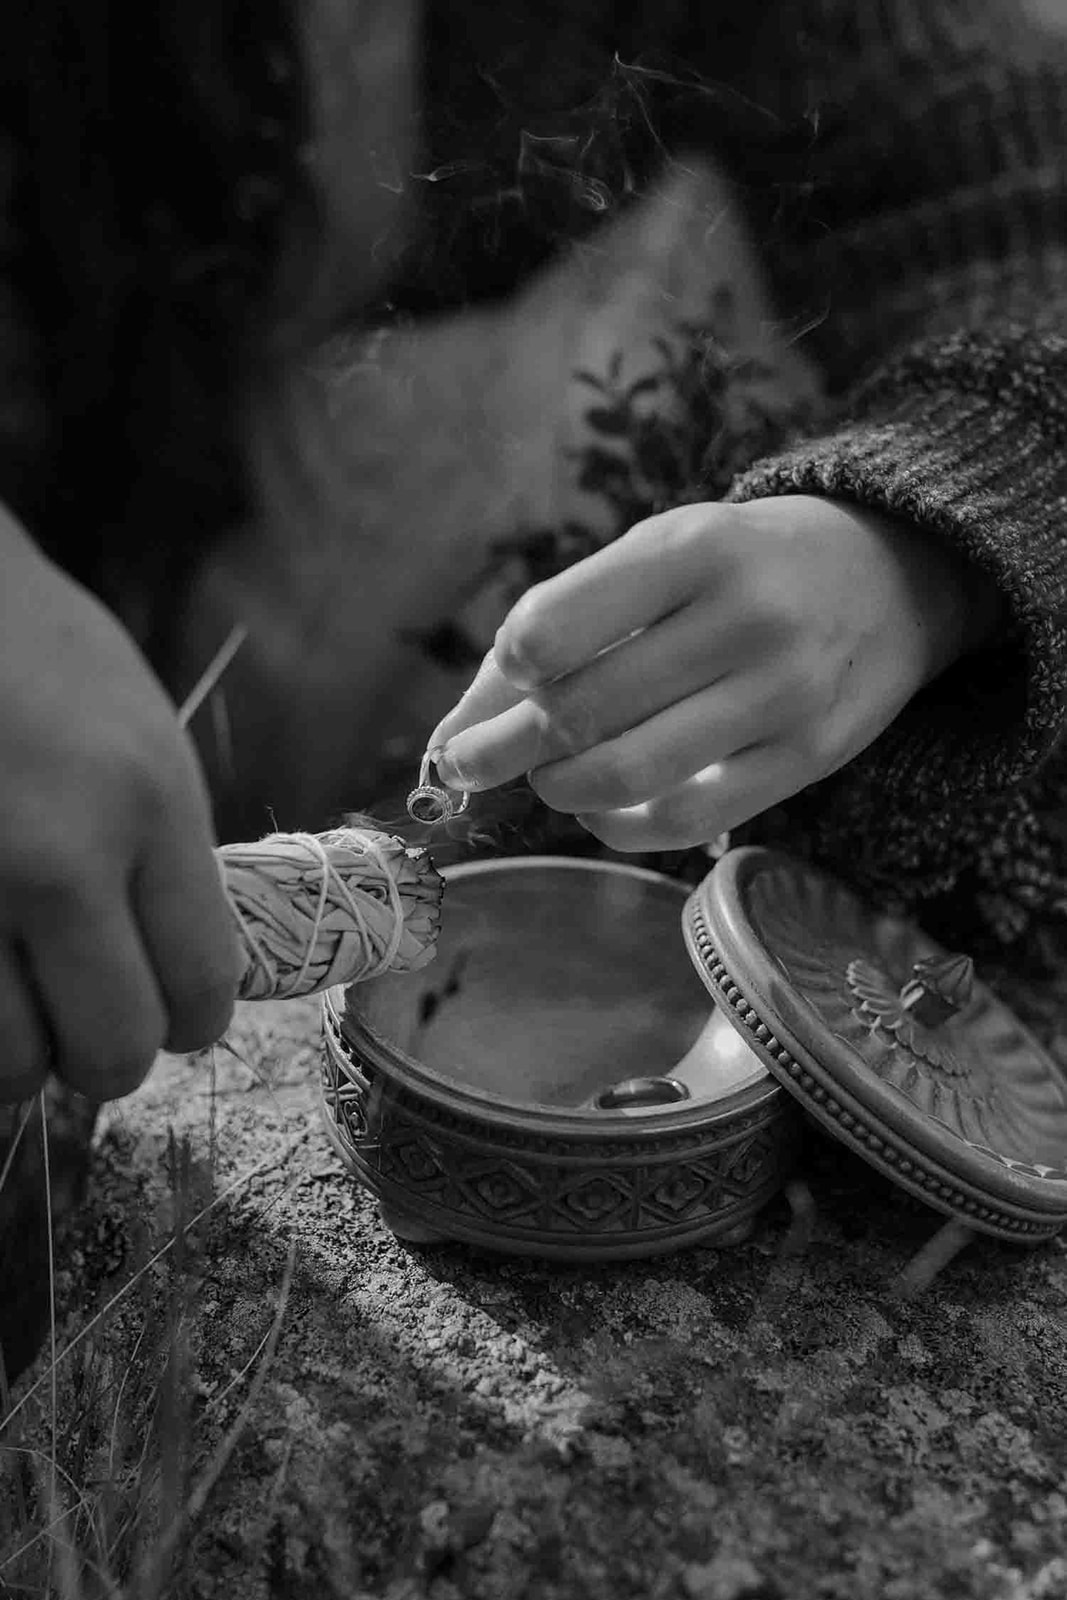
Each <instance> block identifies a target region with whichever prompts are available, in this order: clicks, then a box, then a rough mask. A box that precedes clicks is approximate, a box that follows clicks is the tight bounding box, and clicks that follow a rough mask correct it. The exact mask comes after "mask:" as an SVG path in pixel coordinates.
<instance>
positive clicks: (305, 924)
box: [216, 828, 444, 1000]
mask: <svg viewBox="0 0 1067 1600" xmlns="http://www.w3.org/2000/svg"><path fill="white" fill-rule="evenodd" d="M216 855H217V856H218V859H219V866H220V869H221V873H222V882H223V886H224V888H225V890H226V896H227V899H228V901H229V904H230V909H231V911H232V912H233V918H234V924H235V926H236V929H237V933H238V938H239V940H240V944H241V950H242V952H243V954H244V958H245V970H244V975H243V977H242V979H241V985H240V997H241V999H242V1000H278V999H290V998H292V997H293V996H296V995H306V994H314V993H315V992H316V991H317V990H319V989H328V988H331V987H333V985H335V984H342V985H343V984H350V983H362V982H365V981H366V980H367V979H368V978H376V977H378V976H380V975H381V974H382V973H384V972H413V971H415V970H416V968H418V967H422V966H425V965H426V963H427V962H428V961H430V960H432V959H433V955H434V947H435V942H436V938H437V928H438V923H439V921H440V915H441V892H442V889H443V887H444V885H443V882H442V879H441V877H440V875H439V873H438V872H437V871H436V870H435V868H434V865H433V863H432V861H431V860H430V858H429V856H428V855H426V853H425V852H424V851H421V850H415V849H412V848H410V847H409V846H407V845H405V843H404V841H403V840H402V839H399V838H395V837H393V836H392V835H390V834H387V833H379V832H377V830H375V829H373V828H337V829H334V830H333V831H331V832H329V833H317V834H313V833H275V834H270V835H268V837H267V838H265V839H259V840H257V841H256V843H254V844H227V845H222V846H220V847H219V849H218V850H217V851H216Z"/></svg>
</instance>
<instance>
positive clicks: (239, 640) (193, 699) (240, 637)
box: [178, 623, 248, 728]
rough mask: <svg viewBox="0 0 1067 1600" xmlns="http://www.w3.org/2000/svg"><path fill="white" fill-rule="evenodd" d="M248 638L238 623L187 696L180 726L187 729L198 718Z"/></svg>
mask: <svg viewBox="0 0 1067 1600" xmlns="http://www.w3.org/2000/svg"><path fill="white" fill-rule="evenodd" d="M247 638H248V629H247V628H246V627H245V626H244V624H243V623H238V624H237V626H236V627H235V628H232V629H231V630H230V633H229V636H228V637H227V639H226V640H225V642H224V643H223V644H222V645H221V647H220V648H219V649H218V650H216V652H215V654H214V656H212V658H211V660H210V661H209V662H208V664H207V666H206V667H205V669H204V671H203V672H202V673H201V674H200V677H199V678H198V679H197V681H196V683H195V685H194V686H193V688H192V690H191V692H190V693H189V694H188V695H186V697H185V700H184V701H183V702H182V705H181V708H180V710H179V712H178V726H179V727H180V728H187V727H188V726H189V723H190V722H191V721H192V720H193V718H194V717H195V716H196V713H197V712H198V711H199V710H200V707H201V706H202V705H203V703H204V701H205V700H206V699H207V697H208V695H209V694H210V693H211V691H212V689H214V688H215V686H216V685H217V684H218V682H219V679H220V678H221V677H222V675H223V673H224V672H225V671H226V668H227V667H228V666H229V664H230V662H231V661H232V660H233V658H234V656H235V655H236V654H237V652H238V650H240V648H241V646H242V645H243V644H244V642H245V640H246V639H247Z"/></svg>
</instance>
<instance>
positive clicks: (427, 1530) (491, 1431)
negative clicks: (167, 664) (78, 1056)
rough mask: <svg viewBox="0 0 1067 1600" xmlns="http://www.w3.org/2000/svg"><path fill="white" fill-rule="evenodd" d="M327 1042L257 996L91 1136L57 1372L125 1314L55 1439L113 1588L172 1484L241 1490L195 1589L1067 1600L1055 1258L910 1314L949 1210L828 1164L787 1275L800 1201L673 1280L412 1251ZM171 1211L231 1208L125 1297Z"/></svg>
mask: <svg viewBox="0 0 1067 1600" xmlns="http://www.w3.org/2000/svg"><path fill="white" fill-rule="evenodd" d="M316 1032H317V1011H316V1007H315V1004H314V1003H313V1002H311V1003H303V1002H301V1003H296V1004H290V1005H287V1006H278V1005H265V1006H261V1007H246V1008H244V1010H243V1011H242V1013H241V1015H240V1018H239V1021H238V1025H237V1027H236V1029H235V1031H234V1033H233V1035H232V1045H233V1053H230V1052H229V1051H223V1050H220V1051H218V1052H216V1059H215V1065H214V1069H213V1070H212V1068H211V1066H210V1063H208V1062H206V1061H204V1060H193V1061H187V1060H176V1059H165V1060H164V1061H162V1062H161V1063H160V1064H159V1065H158V1066H157V1069H156V1071H155V1073H154V1074H153V1076H152V1077H151V1079H150V1080H149V1082H148V1083H147V1084H146V1085H145V1087H144V1088H142V1089H141V1090H140V1091H139V1092H138V1093H137V1094H136V1095H135V1096H133V1097H132V1098H131V1099H129V1100H127V1101H125V1102H123V1103H121V1104H119V1105H117V1106H114V1107H112V1108H109V1109H108V1111H107V1112H106V1113H105V1115H104V1117H103V1119H102V1121H101V1124H100V1127H99V1130H98V1133H97V1143H96V1150H95V1157H94V1162H93V1168H92V1174H91V1181H90V1186H89V1192H88V1195H87V1198H86V1201H85V1203H84V1205H83V1207H82V1209H81V1211H80V1213H79V1215H78V1217H77V1219H76V1221H75V1223H74V1225H73V1226H72V1227H69V1228H68V1229H67V1230H66V1233H65V1235H64V1238H63V1241H62V1244H61V1251H60V1259H59V1267H60V1271H59V1279H58V1284H59V1292H60V1297H61V1301H62V1305H63V1315H62V1321H61V1325H60V1327H59V1330H58V1346H59V1348H60V1350H62V1349H63V1348H64V1346H65V1345H66V1344H68V1343H69V1341H71V1340H72V1339H73V1338H75V1337H77V1336H79V1334H81V1333H82V1332H83V1330H85V1329H86V1328H87V1326H88V1325H89V1324H90V1319H91V1317H92V1316H93V1315H94V1312H96V1311H97V1310H98V1309H99V1308H100V1306H101V1305H102V1304H103V1303H105V1302H106V1301H107V1300H109V1299H110V1298H111V1297H113V1296H114V1295H115V1294H116V1293H119V1294H120V1295H121V1297H120V1299H119V1300H118V1302H117V1304H115V1305H114V1306H113V1307H112V1309H111V1310H110V1311H108V1312H107V1313H106V1314H105V1315H104V1316H103V1317H102V1318H100V1320H99V1321H98V1322H96V1323H95V1325H92V1326H89V1331H88V1333H86V1334H85V1335H84V1337H82V1338H81V1342H80V1343H79V1344H78V1345H77V1346H76V1348H75V1349H74V1350H73V1351H72V1352H71V1353H70V1354H69V1355H68V1356H66V1357H65V1358H64V1359H63V1360H62V1361H61V1364H60V1368H59V1373H58V1381H57V1406H58V1414H57V1421H56V1438H57V1444H58V1460H59V1462H60V1465H61V1467H62V1470H63V1471H64V1472H65V1473H67V1474H69V1479H70V1482H71V1483H74V1484H77V1486H78V1489H79V1492H80V1493H81V1494H82V1495H83V1496H84V1501H85V1503H86V1504H88V1503H90V1502H91V1503H93V1504H94V1505H99V1504H104V1509H103V1510H102V1511H99V1513H98V1517H97V1532H96V1533H93V1532H92V1531H91V1530H90V1529H89V1525H88V1521H87V1518H86V1517H85V1516H84V1515H81V1513H72V1517H73V1518H74V1519H75V1520H76V1521H77V1524H78V1526H77V1534H78V1539H79V1541H80V1542H81V1544H82V1545H83V1547H85V1548H88V1549H90V1551H91V1553H92V1554H93V1559H94V1561H95V1562H96V1564H97V1566H99V1565H101V1564H102V1563H103V1560H104V1557H105V1556H106V1557H107V1558H108V1560H109V1562H110V1564H111V1566H112V1569H113V1570H115V1571H117V1572H118V1573H119V1575H120V1576H122V1575H123V1574H124V1570H125V1569H124V1567H123V1563H125V1564H126V1569H130V1570H134V1571H135V1570H136V1567H135V1565H134V1567H133V1568H130V1563H131V1562H135V1545H136V1540H135V1538H134V1536H133V1534H131V1532H130V1524H131V1515H132V1512H133V1511H137V1512H139V1514H140V1515H141V1516H142V1518H143V1521H144V1525H145V1527H146V1528H148V1529H149V1530H150V1529H151V1527H152V1524H153V1517H154V1516H156V1515H157V1509H154V1508H158V1507H159V1506H163V1507H164V1513H165V1512H166V1507H167V1505H168V1504H177V1496H178V1492H177V1490H175V1489H174V1487H173V1485H175V1484H178V1483H184V1485H185V1495H186V1497H188V1495H189V1494H190V1493H192V1495H193V1497H194V1499H195V1497H196V1495H197V1494H198V1493H199V1489H198V1486H200V1488H202V1487H203V1485H204V1482H205V1476H204V1475H205V1472H207V1471H208V1470H211V1471H214V1470H216V1469H217V1468H220V1467H221V1471H220V1472H219V1476H218V1482H217V1484H216V1486H215V1488H214V1492H213V1493H212V1494H210V1496H209V1497H208V1498H207V1501H206V1504H205V1505H204V1506H203V1508H202V1509H201V1510H200V1512H199V1515H198V1516H197V1517H196V1519H195V1521H194V1523H193V1526H192V1528H191V1530H190V1531H189V1532H188V1534H185V1533H183V1535H182V1537H181V1538H180V1539H179V1540H177V1541H176V1544H175V1550H176V1568H175V1571H174V1574H173V1576H172V1579H171V1580H170V1584H169V1587H168V1588H167V1589H166V1591H165V1592H167V1593H168V1594H170V1593H173V1594H174V1595H182V1596H188V1597H189V1600H214V1597H218V1600H269V1597H274V1596H295V1597H304V1596H308V1597H311V1596H314V1597H315V1600H332V1597H337V1600H341V1597H344V1600H457V1597H463V1600H535V1597H536V1600H626V1597H633V1600H691V1597H692V1596H694V1595H695V1596H698V1597H700V1600H704V1597H706V1596H711V1597H715V1600H720V1597H727V1596H728V1597H731V1600H1062V1597H1063V1596H1064V1595H1065V1594H1067V1561H1065V1558H1064V1542H1065V1541H1064V1529H1065V1527H1067V1256H1065V1254H1064V1252H1063V1250H1062V1248H1061V1247H1060V1245H1059V1244H1058V1243H1054V1244H1052V1245H1047V1246H1044V1247H1042V1248H1039V1249H1038V1250H1035V1251H1034V1252H1032V1253H1026V1252H1022V1251H1018V1250H1015V1249H1013V1248H1011V1247H1009V1246H1006V1245H1004V1246H1002V1245H999V1244H997V1243H992V1242H990V1243H981V1244H977V1245H972V1246H971V1247H970V1248H969V1250H968V1251H967V1252H965V1253H964V1255H963V1256H961V1257H960V1258H958V1260H957V1261H956V1262H955V1263H953V1264H952V1265H951V1266H950V1267H949V1268H948V1269H946V1271H945V1272H944V1274H943V1276H942V1277H940V1278H938V1279H937V1280H936V1281H935V1283H934V1284H933V1285H932V1287H931V1288H930V1289H929V1290H928V1291H927V1293H926V1294H925V1296H924V1297H923V1298H921V1299H920V1300H918V1301H917V1302H915V1303H913V1304H907V1303H901V1302H899V1301H895V1300H894V1299H893V1298H892V1296H891V1294H890V1292H889V1291H890V1286H891V1284H892V1280H893V1278H894V1276H895V1275H896V1274H897V1273H898V1272H899V1270H900V1269H901V1268H902V1267H903V1266H904V1265H905V1263H906V1262H907V1260H908V1259H909V1257H910V1255H911V1254H912V1253H913V1252H914V1251H915V1249H916V1248H917V1247H918V1246H919V1245H920V1244H921V1243H922V1242H923V1241H924V1239H926V1238H927V1237H928V1235H929V1233H930V1231H931V1228H932V1227H933V1226H934V1219H933V1218H932V1216H931V1215H930V1214H929V1213H927V1212H924V1211H923V1210H921V1209H920V1208H918V1207H917V1206H916V1205H914V1204H912V1203H911V1202H909V1201H907V1200H905V1199H903V1198H902V1197H898V1196H895V1195H894V1194H893V1193H892V1192H890V1191H888V1190H887V1189H886V1188H884V1187H883V1186H882V1185H881V1184H880V1183H879V1182H878V1181H877V1180H876V1179H875V1178H874V1177H873V1176H871V1175H868V1174H867V1173H866V1171H865V1170H864V1169H862V1168H860V1167H857V1166H855V1165H853V1164H851V1163H850V1162H849V1161H848V1160H847V1158H845V1157H844V1156H843V1155H842V1154H840V1153H839V1152H837V1151H836V1150H835V1149H834V1148H833V1147H829V1146H824V1145H821V1144H818V1143H814V1142H813V1143H812V1144H811V1146H810V1148H809V1149H808V1150H807V1152H806V1156H805V1161H806V1172H807V1176H808V1179H809V1182H810V1184H811V1187H812V1189H813V1191H814V1193H815V1195H816V1199H817V1207H818V1220H817V1226H816V1229H815V1234H814V1238H813V1240H812V1242H811V1245H810V1247H809V1249H808V1251H807V1253H806V1255H805V1256H803V1257H802V1258H801V1259H788V1258H785V1257H783V1255H782V1253H781V1249H780V1246H781V1243H782V1240H783V1237H784V1234H785V1230H786V1225H787V1221H788V1217H787V1213H786V1210H785V1207H784V1205H781V1206H780V1205H778V1204H775V1205H773V1206H772V1207H771V1208H770V1209H769V1210H768V1211H767V1213H765V1215H764V1217H763V1219H762V1221H761V1224H760V1226H759V1228H758V1230H757V1232H756V1234H755V1236H754V1237H753V1238H752V1239H751V1240H750V1241H749V1242H747V1243H746V1244H744V1245H741V1246H738V1247H736V1248H734V1249H731V1250H710V1249H696V1250H692V1251H690V1252H688V1253H686V1254H684V1255H680V1256H677V1257H674V1258H671V1259H660V1260H658V1261H655V1262H651V1263H647V1264H640V1263H638V1264H628V1265H625V1266H621V1267H611V1268H602V1269H588V1270H578V1269H569V1270H565V1271H560V1270H557V1269H554V1268H551V1267H548V1266H545V1265H539V1264H536V1263H524V1262H519V1261H509V1260H497V1259H491V1258H487V1257H484V1256H483V1257H478V1256H476V1255H474V1254H471V1253H468V1252H466V1251H464V1250H462V1249H458V1248H444V1249H437V1250H433V1251H426V1252H419V1251H416V1250H413V1249H410V1248H407V1247H404V1246H402V1245H400V1244H398V1243H397V1242H396V1241H395V1240H394V1239H393V1237H392V1235H391V1234H390V1233H389V1232H388V1231H387V1230H386V1229H385V1228H384V1227H383V1225H382V1223H381V1221H380V1219H379V1217H378V1214H377V1209H376V1206H375V1204H374V1202H373V1201H372V1199H371V1198H370V1197H368V1196H367V1195H365V1194H363V1193H362V1192H361V1191H359V1190H357V1189H356V1188H354V1187H353V1186H352V1184H351V1183H350V1182H349V1181H348V1179H347V1178H346V1177H345V1175H344V1173H343V1172H342V1171H341V1170H340V1168H339V1166H338V1163H337V1160H336V1158H335V1157H334V1155H333V1153H332V1150H331V1147H330V1146H329V1144H328V1142H327V1139H326V1136H325V1133H324V1131H323V1128H322V1126H321V1123H320V1120H319V1114H318V1109H317V1104H316V1075H317V1058H316ZM176 1195H177V1199H176V1198H175V1196H176ZM175 1206H177V1209H178V1212H179V1215H184V1216H185V1217H187V1218H189V1217H193V1216H195V1215H196V1213H198V1212H201V1211H205V1209H206V1208H210V1209H207V1210H206V1214H205V1215H203V1216H202V1217H201V1219H200V1220H199V1221H197V1222H196V1223H195V1224H194V1225H192V1226H191V1227H189V1228H188V1229H187V1230H186V1232H185V1234H184V1242H183V1244H182V1247H181V1250H180V1252H179V1251H177V1250H175V1249H171V1250H170V1251H169V1252H168V1253H167V1254H166V1255H165V1256H164V1257H163V1259H162V1260H161V1261H159V1262H157V1263H156V1265H155V1266H153V1267H151V1268H150V1269H149V1270H148V1271H145V1272H142V1273H141V1274H140V1276H136V1274H137V1272H138V1269H139V1268H140V1267H141V1266H143V1264H144V1263H145V1261H146V1260H148V1259H149V1257H150V1256H151V1255H152V1253H153V1251H155V1250H157V1249H158V1248H159V1247H160V1246H161V1245H164V1244H165V1243H166V1240H167V1238H168V1236H169V1230H170V1229H171V1227H172V1222H173V1217H174V1213H175ZM290 1251H292V1252H294V1254H293V1264H292V1272H291V1283H290V1286H289V1290H288V1298H287V1303H286V1305H285V1310H284V1316H283V1318H282V1320H281V1324H280V1329H279V1330H278V1332H277V1342H276V1348H273V1347H272V1346H271V1344H270V1342H269V1335H270V1331H271V1327H272V1323H273V1322H274V1319H275V1316H276V1310H277V1307H278V1303H279V1296H280V1292H281V1289H282V1286H283V1282H284V1280H285V1277H286V1271H287V1261H288V1259H289V1255H290ZM179 1255H180V1259H177V1260H176V1257H178V1256H179ZM131 1280H132V1287H130V1288H129V1289H128V1290H127V1289H124V1285H126V1284H127V1283H130V1282H131ZM173 1326H177V1327H178V1330H179V1331H178V1336H177V1337H176V1338H172V1337H171V1336H170V1334H169V1333H168V1328H169V1327H173ZM264 1341H268V1342H267V1343H266V1344H265V1343H264ZM168 1355H169V1370H170V1371H171V1372H175V1373H177V1375H178V1381H177V1382H176V1383H173V1384H171V1383H169V1382H168V1380H167V1376H166V1374H167V1370H168V1366H167V1358H168ZM265 1359H266V1365H265V1367H264V1366H263V1363H264V1360H265ZM261 1369H262V1370H261ZM46 1373H47V1362H46V1361H43V1360H42V1361H41V1362H40V1363H39V1364H38V1367H37V1368H36V1369H33V1371H31V1373H29V1374H27V1376H26V1377H25V1378H24V1379H23V1381H22V1383H21V1385H20V1386H19V1388H18V1389H17V1390H16V1393H15V1400H16V1403H18V1400H19V1398H20V1396H21V1397H24V1403H23V1405H22V1408H21V1410H20V1411H19V1412H18V1413H17V1414H16V1416H15V1417H14V1418H13V1419H12V1421H11V1423H10V1426H9V1430H8V1432H7V1434H6V1435H5V1437H4V1440H3V1442H4V1443H5V1444H7V1445H9V1446H10V1445H11V1444H17V1445H18V1446H20V1447H21V1448H23V1449H36V1450H40V1451H41V1452H43V1455H42V1459H44V1458H47V1456H48V1454H49V1450H50V1438H51V1428H52V1422H51V1415H50V1411H51V1398H50V1393H49V1384H48V1382H47V1379H46V1378H45V1379H42V1374H46ZM257 1373H260V1374H261V1376H260V1377H259V1378H257V1377H256V1376H255V1375H256V1374H257ZM35 1382H36V1384H37V1385H38V1386H37V1387H36V1388H34V1387H33V1384H34V1383H35ZM27 1397H28V1398H27ZM153 1415H154V1416H155V1417H156V1419H157V1421H158V1422H159V1424H160V1426H159V1427H158V1429H157V1430H156V1432H155V1433H154V1434H153V1432H152V1430H151V1429H150V1428H149V1427H148V1421H149V1419H150V1418H151V1417H152V1416H153ZM239 1417H240V1419H241V1420H240V1429H239V1434H238V1437H237V1439H236V1443H235V1444H233V1447H232V1450H230V1451H229V1453H228V1454H226V1456H225V1459H224V1460H223V1459H222V1458H219V1457H218V1456H217V1454H216V1453H217V1452H218V1451H219V1449H220V1446H221V1445H222V1444H223V1442H224V1441H225V1440H226V1438H227V1435H228V1432H229V1430H230V1429H231V1428H232V1427H233V1426H234V1424H235V1422H237V1420H238V1418H239ZM142 1456H143V1457H144V1461H145V1462H146V1463H147V1464H148V1465H147V1466H145V1465H139V1463H140V1461H141V1458H142ZM157 1459H158V1462H159V1467H160V1473H159V1475H158V1477H156V1478H153V1477H152V1474H151V1472H150V1470H149V1468H150V1466H151V1463H152V1462H153V1461H155V1460H157ZM212 1462H214V1467H213V1466H212ZM5 1470H7V1468H6V1467H5ZM105 1480H110V1482H111V1484H112V1486H113V1487H112V1492H111V1496H110V1499H106V1497H105V1500H106V1503H105V1502H104V1501H101V1499H100V1496H101V1484H102V1483H103V1482H104V1481H105ZM168 1484H169V1485H170V1486H171V1487H170V1488H169V1489H168ZM15 1487H16V1485H15V1483H14V1478H13V1476H12V1473H11V1472H10V1471H9V1472H8V1477H7V1479H6V1480H5V1485H4V1489H3V1491H2V1492H3V1493H4V1494H5V1495H6V1496H7V1498H6V1499H5V1500H4V1501H3V1502H2V1504H0V1579H5V1580H7V1581H9V1582H11V1583H12V1585H14V1582H15V1580H16V1577H18V1579H19V1581H21V1582H23V1583H24V1584H25V1585H26V1587H27V1588H28V1589H29V1590H30V1592H32V1593H37V1592H43V1591H38V1590H35V1589H33V1587H32V1582H31V1581H30V1578H29V1577H28V1576H27V1573H28V1569H27V1568H26V1567H25V1563H26V1562H27V1561H29V1560H30V1559H31V1558H32V1555H33V1552H31V1553H30V1555H28V1556H24V1557H20V1558H19V1562H17V1563H14V1564H11V1563H9V1565H8V1566H6V1567H5V1566H4V1564H3V1563H4V1561H5V1560H6V1559H8V1557H9V1555H10V1552H11V1550H12V1549H13V1548H15V1547H16V1546H17V1544H18V1543H19V1542H22V1541H23V1540H24V1539H25V1537H26V1536H27V1535H26V1533H25V1532H24V1531H22V1530H24V1529H25V1528H26V1527H27V1526H29V1527H32V1526H33V1504H32V1496H30V1499H29V1502H28V1503H26V1501H25V1496H24V1504H23V1511H24V1512H25V1513H26V1517H27V1518H28V1521H23V1522H21V1523H20V1520H19V1519H20V1516H21V1513H20V1512H19V1510H18V1506H17V1503H16V1497H15ZM168 1493H169V1494H170V1495H171V1497H172V1498H171V1501H170V1502H168V1500H167V1495H168ZM94 1497H96V1498H95V1499H94ZM13 1513H14V1524H13V1526H14V1540H13V1542H8V1541H6V1540H5V1539H4V1538H3V1537H2V1531H3V1529H4V1528H5V1526H6V1524H5V1520H4V1519H5V1517H10V1516H11V1515H12V1514H13ZM164 1520H166V1515H164ZM101 1526H103V1527H104V1533H103V1534H101V1533H100V1531H99V1529H100V1527H101ZM94 1541H95V1542H94ZM131 1552H133V1553H131ZM20 1563H21V1566H20ZM86 1573H87V1576H86V1579H85V1583H86V1593H89V1594H91V1593H94V1592H96V1591H94V1590H93V1589H92V1581H93V1579H92V1572H91V1570H90V1569H89V1568H86ZM131 1583H132V1580H131ZM0 1592H2V1589H0ZM128 1592H130V1593H137V1590H136V1588H134V1587H132V1586H131V1589H130V1590H129V1591H128Z"/></svg>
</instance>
